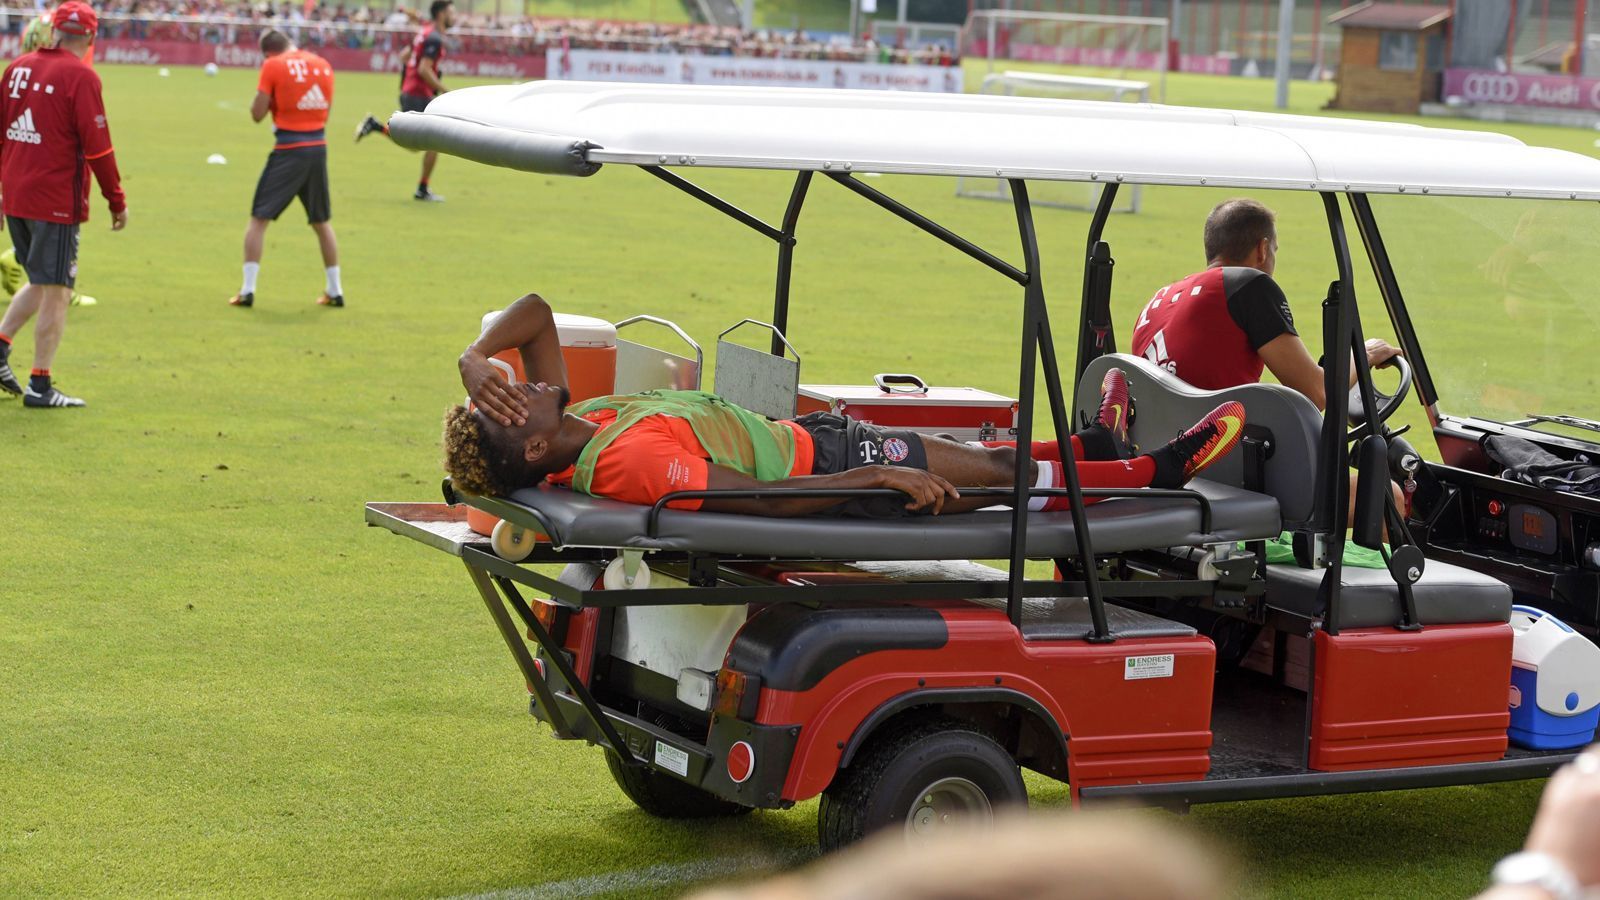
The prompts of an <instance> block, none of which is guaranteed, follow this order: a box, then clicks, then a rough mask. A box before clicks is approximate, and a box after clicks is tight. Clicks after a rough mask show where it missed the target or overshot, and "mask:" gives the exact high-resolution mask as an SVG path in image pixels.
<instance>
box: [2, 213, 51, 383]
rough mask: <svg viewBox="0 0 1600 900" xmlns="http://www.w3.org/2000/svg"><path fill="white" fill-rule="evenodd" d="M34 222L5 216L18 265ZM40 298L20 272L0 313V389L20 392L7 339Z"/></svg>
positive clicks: (24, 256)
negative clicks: (10, 295) (17, 282)
mask: <svg viewBox="0 0 1600 900" xmlns="http://www.w3.org/2000/svg"><path fill="white" fill-rule="evenodd" d="M35 224H36V223H34V222H33V221H31V220H29V219H19V218H17V217H15V216H6V230H7V231H10V232H11V245H12V249H13V250H14V251H15V253H14V258H15V260H16V262H17V264H18V265H23V263H24V261H25V260H27V259H28V255H29V254H30V253H31V252H32V251H33V245H34V239H35V233H34V232H35V229H34V225H35ZM43 298H44V292H43V291H40V290H38V289H36V288H35V287H34V286H33V285H32V284H31V283H29V281H28V279H27V272H26V271H24V272H23V277H22V279H21V283H20V285H19V286H18V288H17V291H16V294H15V296H14V297H13V298H12V300H11V305H10V306H9V307H7V308H6V314H5V315H4V316H0V390H4V391H5V392H6V393H8V394H16V395H21V394H22V384H21V383H20V382H19V381H18V380H17V376H16V373H15V372H13V371H12V369H11V339H12V338H14V337H16V335H17V333H18V332H20V331H21V330H22V326H24V325H26V324H28V321H29V320H30V319H32V318H33V317H34V315H35V314H37V313H38V312H39V303H40V301H42V300H43Z"/></svg>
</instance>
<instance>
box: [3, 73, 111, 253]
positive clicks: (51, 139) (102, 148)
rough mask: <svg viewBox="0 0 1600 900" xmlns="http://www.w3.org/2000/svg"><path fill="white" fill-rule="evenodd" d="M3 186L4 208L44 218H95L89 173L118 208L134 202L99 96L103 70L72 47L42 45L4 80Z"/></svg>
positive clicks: (26, 216)
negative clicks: (69, 50) (120, 171)
mask: <svg viewBox="0 0 1600 900" xmlns="http://www.w3.org/2000/svg"><path fill="white" fill-rule="evenodd" d="M0 123H4V125H5V139H4V140H3V141H0V191H3V192H4V194H5V214H6V215H8V216H16V217H17V218H20V219H34V220H37V221H41V222H59V223H63V224H68V225H72V224H77V223H79V222H86V221H88V220H89V171H90V169H93V170H94V176H95V179H96V180H97V181H99V182H100V193H101V194H103V195H104V196H105V198H106V201H107V202H108V203H109V204H110V206H111V211H112V212H113V213H118V212H121V211H122V210H124V209H126V208H127V202H126V200H125V199H124V197H123V194H122V179H121V176H119V175H118V174H117V160H116V156H115V154H113V153H112V149H111V129H110V128H109V127H108V126H107V125H106V107H105V103H104V102H103V101H102V100H101V98H100V76H99V75H96V74H95V72H94V70H93V69H91V68H89V66H88V65H86V64H85V63H84V61H83V60H81V59H78V58H77V57H75V56H73V55H72V54H70V53H67V52H66V51H65V50H60V49H49V50H36V51H34V52H32V53H28V54H25V55H23V56H21V57H18V58H17V59H16V60H15V61H13V62H12V63H11V65H9V66H7V67H6V71H5V76H4V78H3V80H0Z"/></svg>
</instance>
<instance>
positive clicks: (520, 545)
mask: <svg viewBox="0 0 1600 900" xmlns="http://www.w3.org/2000/svg"><path fill="white" fill-rule="evenodd" d="M538 542H539V539H538V537H537V536H536V535H534V533H533V532H532V531H529V530H528V529H526V528H519V527H517V526H516V525H513V524H511V523H510V522H507V521H506V520H505V519H501V520H500V521H498V522H496V523H495V524H494V532H493V533H492V534H491V535H490V536H489V543H490V544H492V545H493V546H494V552H495V555H496V556H498V557H500V558H501V559H503V560H505V561H507V562H522V561H523V560H525V559H527V558H528V554H530V553H532V552H533V545H534V544H537V543H538Z"/></svg>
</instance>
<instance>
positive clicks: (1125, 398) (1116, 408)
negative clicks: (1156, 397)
mask: <svg viewBox="0 0 1600 900" xmlns="http://www.w3.org/2000/svg"><path fill="white" fill-rule="evenodd" d="M1094 424H1096V425H1099V426H1100V427H1101V428H1104V429H1105V430H1106V431H1107V432H1109V433H1110V434H1111V439H1112V440H1113V441H1115V442H1116V445H1117V456H1116V458H1117V459H1127V458H1128V457H1129V456H1130V455H1131V452H1130V447H1131V446H1132V444H1131V442H1130V441H1129V435H1128V428H1129V426H1131V425H1132V424H1133V396H1132V395H1131V394H1129V393H1128V376H1126V375H1124V374H1123V372H1122V370H1121V369H1116V368H1113V369H1110V370H1108V371H1107V372H1106V377H1105V379H1104V380H1103V381H1101V382H1100V411H1099V413H1097V414H1096V415H1095V417H1094Z"/></svg>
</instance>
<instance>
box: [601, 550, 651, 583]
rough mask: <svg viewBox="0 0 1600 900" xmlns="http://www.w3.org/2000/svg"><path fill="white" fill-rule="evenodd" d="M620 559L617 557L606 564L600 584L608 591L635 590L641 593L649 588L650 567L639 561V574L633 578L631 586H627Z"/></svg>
mask: <svg viewBox="0 0 1600 900" xmlns="http://www.w3.org/2000/svg"><path fill="white" fill-rule="evenodd" d="M622 563H623V559H622V557H620V556H619V557H617V558H616V559H613V560H612V561H611V562H609V563H607V564H606V573H605V575H604V576H602V577H601V579H600V582H601V584H602V585H604V586H605V589H606V590H608V591H624V590H635V591H642V590H646V589H647V588H649V587H650V567H649V566H647V565H645V564H644V561H643V560H640V561H639V572H638V574H636V575H634V576H633V584H631V585H630V584H628V580H627V577H626V576H624V575H623V572H622V568H623V567H622Z"/></svg>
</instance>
